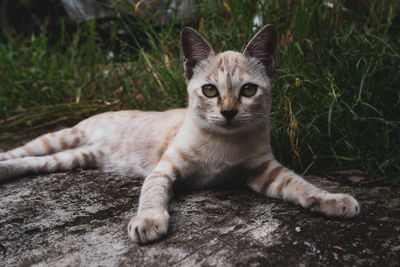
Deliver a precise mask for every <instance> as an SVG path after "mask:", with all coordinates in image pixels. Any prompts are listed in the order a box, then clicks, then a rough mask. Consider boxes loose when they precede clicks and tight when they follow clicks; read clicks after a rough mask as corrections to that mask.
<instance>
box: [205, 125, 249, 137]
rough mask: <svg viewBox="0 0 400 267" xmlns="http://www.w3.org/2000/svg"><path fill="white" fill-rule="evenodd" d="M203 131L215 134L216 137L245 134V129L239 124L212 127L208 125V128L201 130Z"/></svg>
mask: <svg viewBox="0 0 400 267" xmlns="http://www.w3.org/2000/svg"><path fill="white" fill-rule="evenodd" d="M203 130H204V131H206V132H208V133H211V134H216V135H227V136H228V135H235V134H243V133H245V132H246V128H245V127H243V126H242V125H240V124H232V123H226V122H223V123H218V124H214V125H211V126H210V125H209V126H208V127H206V128H204V129H203Z"/></svg>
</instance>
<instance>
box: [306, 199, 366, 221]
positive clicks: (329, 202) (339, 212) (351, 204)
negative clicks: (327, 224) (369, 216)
mask: <svg viewBox="0 0 400 267" xmlns="http://www.w3.org/2000/svg"><path fill="white" fill-rule="evenodd" d="M307 203H308V204H307V205H308V207H309V208H310V210H311V211H313V212H320V213H322V214H325V215H326V216H330V217H344V218H350V217H354V216H357V215H358V214H359V213H360V204H359V203H358V201H357V200H356V199H355V198H354V197H352V196H350V195H349V194H327V195H324V196H312V197H309V198H308V199H307Z"/></svg>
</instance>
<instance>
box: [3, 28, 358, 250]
mask: <svg viewBox="0 0 400 267" xmlns="http://www.w3.org/2000/svg"><path fill="white" fill-rule="evenodd" d="M181 39H182V40H181V42H182V50H183V54H184V57H185V70H186V82H187V90H188V94H189V98H188V99H189V104H188V107H187V108H186V109H175V110H169V111H165V112H141V111H119V112H109V113H104V114H100V115H96V116H93V117H91V118H88V119H86V120H84V121H82V122H80V123H79V124H77V125H76V126H74V127H72V128H69V129H65V130H61V131H58V132H55V133H49V134H46V135H43V136H41V137H39V138H37V139H35V140H33V141H31V142H29V143H27V144H26V145H24V146H21V147H19V148H16V149H13V150H10V151H8V152H4V153H0V181H5V180H7V179H9V178H12V177H15V176H21V175H26V174H28V173H38V172H54V171H62V170H69V169H73V168H78V167H80V168H89V167H96V168H100V169H102V170H104V171H105V172H111V173H116V174H121V175H128V176H133V177H141V178H144V179H145V180H144V183H143V187H142V190H141V195H140V200H139V207H138V211H137V214H136V216H135V217H134V218H132V220H131V221H130V222H129V224H128V234H129V236H130V237H131V238H132V239H133V240H134V241H135V242H140V243H147V242H150V241H153V240H156V239H159V238H160V237H162V236H163V235H165V234H166V233H167V229H168V221H169V214H168V211H167V207H168V202H169V199H170V198H171V196H172V190H171V188H172V186H173V185H177V186H189V187H194V188H201V187H207V186H215V185H222V186H223V185H225V184H232V183H237V184H242V185H243V186H249V187H250V188H252V189H253V190H254V191H256V192H258V193H260V194H263V195H266V196H270V197H274V198H280V199H285V200H288V201H292V202H294V203H297V204H299V205H301V206H303V207H304V208H309V209H310V210H312V211H316V212H320V213H323V214H325V215H328V216H341V217H352V216H355V215H357V214H358V213H359V211H360V208H359V204H358V202H357V201H356V200H355V199H354V198H353V197H351V196H350V195H347V194H332V193H328V192H326V191H324V190H322V189H319V188H317V187H315V186H313V185H311V184H310V183H308V182H306V181H305V180H304V179H303V178H301V177H300V176H298V175H297V174H295V173H294V172H292V171H290V170H288V169H287V168H285V167H283V166H282V165H280V164H279V163H278V162H277V161H276V160H275V159H274V156H273V154H272V150H271V146H270V136H269V113H270V106H271V98H270V95H271V92H270V91H271V75H272V71H273V64H274V60H273V58H274V50H275V47H276V42H277V33H276V30H275V28H274V27H273V26H272V25H267V26H265V27H264V28H263V29H261V30H260V31H259V32H258V33H257V34H256V36H255V37H254V38H253V39H252V40H251V41H250V43H249V44H248V45H247V47H246V49H245V51H244V53H238V52H233V51H227V52H223V53H220V54H215V53H214V51H213V50H212V48H211V46H210V45H209V44H208V43H207V41H206V40H205V39H204V38H203V37H201V36H200V35H199V34H198V33H197V32H196V31H194V30H193V29H191V28H185V29H184V30H183V32H182V36H181ZM248 83H251V84H255V85H256V86H257V90H256V91H255V93H254V95H252V96H249V97H246V96H244V95H241V90H242V88H243V86H244V85H245V84H248ZM209 84H211V85H213V86H215V88H217V90H218V95H216V96H215V97H207V96H206V95H205V94H204V93H203V91H202V87H203V85H209ZM222 110H225V111H234V112H233V113H230V114H234V115H231V116H232V117H229V118H228V117H226V115H224V114H223V112H222Z"/></svg>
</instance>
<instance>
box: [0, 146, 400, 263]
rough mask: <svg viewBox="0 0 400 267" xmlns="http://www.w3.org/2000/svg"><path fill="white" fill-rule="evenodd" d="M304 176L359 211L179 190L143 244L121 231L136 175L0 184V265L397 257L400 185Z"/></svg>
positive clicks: (70, 175)
mask: <svg viewBox="0 0 400 267" xmlns="http://www.w3.org/2000/svg"><path fill="white" fill-rule="evenodd" d="M0 143H1V142H0ZM3 144H5V143H4V141H3V143H1V145H2V148H3V147H4V146H3ZM8 144H9V143H8ZM8 144H6V146H7V145H8ZM9 146H10V145H8V147H9ZM4 148H5V147H4ZM307 179H308V180H310V181H311V182H313V183H315V184H316V185H318V186H320V187H322V188H324V189H327V190H330V191H332V192H347V193H350V194H352V195H354V196H355V197H356V198H357V199H358V200H359V201H360V203H361V207H362V213H361V215H360V216H359V217H357V218H355V219H351V220H333V219H328V218H326V217H323V216H320V215H316V214H312V213H310V212H308V211H306V210H303V209H302V208H300V207H298V206H295V205H293V204H290V203H286V202H283V201H279V200H274V199H268V198H264V197H262V196H259V195H257V194H255V193H253V192H250V191H247V190H233V189H232V190H207V191H197V192H191V193H184V192H179V193H178V194H177V195H176V196H175V198H174V199H173V200H172V203H171V206H170V215H171V221H170V229H169V233H168V235H167V236H166V237H165V238H164V239H163V240H161V241H159V242H157V243H153V244H150V245H146V246H139V245H136V244H134V243H132V242H131V241H130V240H129V239H128V236H127V232H126V226H127V223H128V222H129V219H130V218H131V217H132V216H134V214H135V210H136V208H137V203H138V198H139V192H140V186H141V184H142V181H141V180H135V179H132V178H127V177H122V176H114V175H109V174H104V173H101V172H99V171H97V170H77V171H73V172H66V173H54V174H48V175H36V176H30V177H26V178H23V179H18V180H15V181H12V182H10V183H7V184H2V185H1V186H0V266H20V265H32V264H39V265H51V266H71V265H72V266H88V265H91V266H93V265H102V266H116V265H120V266H135V265H136V266H143V265H146V266H149V265H151V266H153V265H178V266H192V265H206V266H208V265H210V266H216V265H220V266H227V265H246V266H247V265H252V266H257V265H272V264H273V265H303V264H305V265H378V264H379V265H384V266H388V265H389V266H390V265H397V264H398V262H399V259H400V256H399V255H400V194H399V191H400V190H399V188H388V187H373V188H368V187H365V186H364V187H363V186H357V185H348V184H342V183H340V182H338V181H335V180H328V179H326V178H320V177H315V176H309V177H307Z"/></svg>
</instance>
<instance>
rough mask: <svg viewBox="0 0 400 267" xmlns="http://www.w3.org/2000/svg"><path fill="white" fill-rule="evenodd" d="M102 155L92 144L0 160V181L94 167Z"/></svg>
mask: <svg viewBox="0 0 400 267" xmlns="http://www.w3.org/2000/svg"><path fill="white" fill-rule="evenodd" d="M103 156H104V153H103V152H102V151H100V150H98V149H96V148H94V147H92V146H82V147H78V148H75V149H71V150H66V151H61V152H58V153H55V154H52V155H46V156H39V157H32V156H27V157H23V158H16V159H10V160H5V161H0V182H3V181H6V180H8V179H10V178H13V177H17V176H21V175H25V174H34V173H48V172H56V171H63V170H71V169H75V168H79V167H81V168H90V167H95V166H96V165H97V163H98V162H99V161H100V160H101V159H102V158H103Z"/></svg>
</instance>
